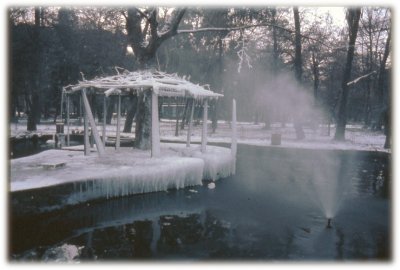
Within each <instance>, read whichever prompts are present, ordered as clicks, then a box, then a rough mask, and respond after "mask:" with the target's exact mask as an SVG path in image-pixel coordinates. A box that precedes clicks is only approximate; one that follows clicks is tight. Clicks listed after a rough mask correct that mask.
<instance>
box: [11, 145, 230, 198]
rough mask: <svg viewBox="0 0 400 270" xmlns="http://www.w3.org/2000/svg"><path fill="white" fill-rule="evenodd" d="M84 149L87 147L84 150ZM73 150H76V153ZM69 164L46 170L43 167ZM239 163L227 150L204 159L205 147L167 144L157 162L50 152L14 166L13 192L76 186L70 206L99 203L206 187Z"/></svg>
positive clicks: (135, 155)
mask: <svg viewBox="0 0 400 270" xmlns="http://www.w3.org/2000/svg"><path fill="white" fill-rule="evenodd" d="M79 147H80V148H81V147H82V146H79ZM74 148H77V147H70V149H71V150H76V149H74ZM49 160H51V162H52V163H62V162H64V163H66V165H65V166H63V167H60V168H55V169H52V170H44V169H43V166H42V165H43V164H46V163H48V161H49ZM233 160H234V159H232V157H231V151H230V149H228V148H222V147H216V146H209V151H208V152H207V153H206V154H204V153H201V152H200V147H191V148H187V147H185V145H183V144H171V143H162V144H161V153H160V157H158V158H150V151H143V150H138V149H132V148H125V147H123V148H121V149H120V151H119V152H116V151H114V149H113V148H106V155H105V156H104V157H98V156H97V155H96V154H91V155H89V156H84V155H83V152H81V151H69V150H48V151H44V152H41V153H39V154H37V155H33V156H29V157H25V158H20V159H14V160H11V171H10V175H11V183H10V190H11V191H12V192H14V191H22V190H30V189H36V188H42V187H51V186H56V185H61V184H67V183H71V184H73V186H74V189H73V190H74V191H73V193H72V194H70V196H69V197H68V198H67V199H66V200H65V203H66V204H75V203H80V202H84V201H88V200H92V199H98V198H112V197H121V196H127V195H131V194H138V193H147V192H155V191H167V190H168V189H179V188H184V187H187V186H195V185H201V184H202V180H203V179H205V178H207V179H213V180H217V179H219V178H221V177H226V176H229V175H231V174H232V171H231V168H232V167H233V165H232V162H233Z"/></svg>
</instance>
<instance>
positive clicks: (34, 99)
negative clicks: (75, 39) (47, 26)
mask: <svg viewBox="0 0 400 270" xmlns="http://www.w3.org/2000/svg"><path fill="white" fill-rule="evenodd" d="M39 41H40V8H39V7H36V8H35V28H34V31H33V36H32V44H33V46H34V50H35V54H34V57H33V59H32V63H34V64H35V65H36V66H39V61H40V44H39ZM35 71H36V72H34V74H31V76H32V85H31V86H30V87H29V89H30V92H31V93H30V96H31V101H30V106H29V107H30V108H29V114H28V121H27V126H26V129H27V130H28V131H34V130H36V124H37V123H38V121H39V120H40V104H39V101H40V98H39V93H38V91H39V72H38V71H37V70H36V69H35Z"/></svg>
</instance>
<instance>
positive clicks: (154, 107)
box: [151, 91, 160, 157]
mask: <svg viewBox="0 0 400 270" xmlns="http://www.w3.org/2000/svg"><path fill="white" fill-rule="evenodd" d="M158 156H160V123H159V119H158V96H157V94H156V93H154V91H152V92H151V157H158Z"/></svg>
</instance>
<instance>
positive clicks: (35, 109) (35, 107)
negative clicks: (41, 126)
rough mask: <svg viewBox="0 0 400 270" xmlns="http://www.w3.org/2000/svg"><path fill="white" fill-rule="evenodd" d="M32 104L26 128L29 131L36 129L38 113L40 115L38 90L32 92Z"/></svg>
mask: <svg viewBox="0 0 400 270" xmlns="http://www.w3.org/2000/svg"><path fill="white" fill-rule="evenodd" d="M30 104H31V105H30V106H29V107H30V108H29V114H28V122H27V127H26V129H27V130H28V131H35V130H36V124H37V119H38V115H40V106H39V95H38V94H37V93H36V92H34V93H33V94H32V101H31V103H30Z"/></svg>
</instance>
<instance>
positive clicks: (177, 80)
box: [64, 70, 223, 99]
mask: <svg viewBox="0 0 400 270" xmlns="http://www.w3.org/2000/svg"><path fill="white" fill-rule="evenodd" d="M205 87H207V88H208V86H200V85H198V84H194V83H191V82H189V81H188V80H186V79H185V78H181V77H179V76H178V75H177V74H168V73H165V72H161V71H156V70H142V71H135V72H128V71H124V72H123V73H122V74H118V75H114V76H108V77H102V78H95V79H93V80H83V81H80V82H79V83H78V84H76V85H68V86H66V87H64V91H65V93H66V94H70V93H73V92H76V91H79V90H82V89H89V88H90V89H94V91H95V92H96V93H98V94H104V95H106V96H109V95H126V94H131V93H134V92H139V91H143V90H147V89H151V90H152V91H153V92H154V93H155V94H156V95H157V96H163V97H187V98H195V99H214V98H218V97H222V96H223V95H222V94H218V93H214V92H213V91H211V90H209V89H206V88H205Z"/></svg>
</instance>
